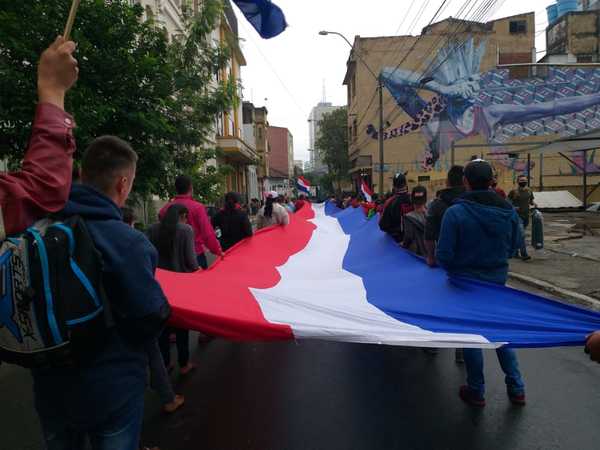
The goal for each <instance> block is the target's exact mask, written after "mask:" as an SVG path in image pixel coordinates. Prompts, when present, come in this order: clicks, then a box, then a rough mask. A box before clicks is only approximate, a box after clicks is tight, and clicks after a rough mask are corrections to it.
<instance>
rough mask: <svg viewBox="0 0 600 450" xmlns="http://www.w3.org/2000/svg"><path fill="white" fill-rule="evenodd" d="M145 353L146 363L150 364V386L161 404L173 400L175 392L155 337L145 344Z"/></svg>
mask: <svg viewBox="0 0 600 450" xmlns="http://www.w3.org/2000/svg"><path fill="white" fill-rule="evenodd" d="M146 353H148V364H149V365H150V386H151V387H152V389H154V390H155V391H156V392H157V393H158V396H159V397H160V401H161V402H162V404H163V405H166V404H167V403H171V402H172V401H174V400H175V392H174V391H173V386H172V385H171V379H170V378H169V373H168V372H167V369H166V367H165V362H164V359H163V356H162V354H161V351H160V348H159V346H158V340H157V339H154V340H153V341H152V342H150V343H149V344H148V345H147V346H146Z"/></svg>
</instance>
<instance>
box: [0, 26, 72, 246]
mask: <svg viewBox="0 0 600 450" xmlns="http://www.w3.org/2000/svg"><path fill="white" fill-rule="evenodd" d="M74 51H75V43H74V42H72V41H65V40H64V39H63V38H62V37H60V36H59V37H57V38H56V40H55V41H54V42H53V43H52V44H51V45H50V47H48V48H47V49H46V50H45V51H44V52H43V53H42V56H41V57H40V61H39V64H38V70H37V91H38V105H37V108H36V112H35V117H34V119H33V126H32V129H31V137H30V139H29V144H28V147H27V151H26V152H25V156H24V158H23V163H22V165H21V170H20V171H17V172H8V173H1V174H0V240H2V239H4V237H6V236H10V235H12V234H16V233H20V232H22V231H25V229H26V228H27V227H29V226H31V225H33V223H34V222H35V221H36V220H39V219H41V218H42V217H44V216H45V215H46V214H48V213H55V212H57V211H60V210H61V209H62V208H63V207H64V206H65V203H66V202H67V199H68V197H69V189H70V187H71V174H72V168H73V153H74V152H75V138H74V137H73V128H74V127H75V122H74V121H73V117H71V116H70V115H69V114H67V113H66V112H65V96H66V94H67V92H68V91H69V89H71V87H72V86H73V84H75V81H77V77H78V74H79V69H78V68H77V60H75V58H73V53H74Z"/></svg>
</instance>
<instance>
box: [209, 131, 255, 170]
mask: <svg viewBox="0 0 600 450" xmlns="http://www.w3.org/2000/svg"><path fill="white" fill-rule="evenodd" d="M217 147H219V148H220V149H221V150H223V153H224V156H225V157H226V158H228V159H230V160H231V161H233V162H237V163H242V164H256V163H258V161H259V160H260V157H259V156H258V153H257V152H256V150H255V149H253V148H252V147H250V146H249V145H248V144H246V143H245V142H244V141H243V140H241V139H240V138H237V137H234V136H217Z"/></svg>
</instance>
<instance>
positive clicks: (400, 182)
mask: <svg viewBox="0 0 600 450" xmlns="http://www.w3.org/2000/svg"><path fill="white" fill-rule="evenodd" d="M404 186H406V176H405V175H404V174H403V173H400V172H398V173H397V174H396V175H394V187H395V188H402V187H404Z"/></svg>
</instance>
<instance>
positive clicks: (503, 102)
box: [367, 38, 600, 172]
mask: <svg viewBox="0 0 600 450" xmlns="http://www.w3.org/2000/svg"><path fill="white" fill-rule="evenodd" d="M486 44H487V42H486V41H485V40H482V41H480V42H479V43H476V42H475V40H474V39H472V38H471V39H469V40H467V41H466V42H463V43H460V44H454V45H450V46H448V47H446V48H443V49H442V50H441V51H440V52H438V53H437V55H436V57H435V59H434V60H433V61H431V62H430V63H429V64H428V69H429V71H428V72H425V73H419V72H414V71H409V70H404V69H401V68H398V69H395V68H384V69H383V71H382V78H383V81H384V84H385V87H386V88H387V89H388V91H389V92H390V94H391V95H392V96H393V98H394V99H395V101H396V103H397V104H398V106H399V107H400V108H401V109H402V110H403V111H404V112H406V114H407V115H408V116H409V117H410V119H409V120H408V121H407V122H406V123H403V124H401V125H400V126H398V127H396V128H393V129H389V128H388V129H387V130H386V133H385V135H384V138H385V139H394V138H397V137H399V136H403V135H406V134H408V133H412V132H417V131H418V132H421V133H422V135H423V136H424V138H425V141H426V143H427V144H426V148H425V149H424V152H423V154H422V155H421V161H420V163H421V166H422V169H425V170H431V169H433V168H434V167H438V168H439V162H440V158H441V157H442V156H444V155H445V154H446V153H447V152H448V151H449V150H450V148H451V144H452V142H453V141H454V142H458V141H460V140H462V139H465V138H468V137H471V136H476V135H480V136H483V137H485V139H486V140H487V142H488V143H490V144H492V149H491V152H495V153H504V152H505V148H500V147H496V148H494V147H493V144H494V143H505V142H509V141H510V140H511V139H512V138H514V137H527V136H540V135H550V134H555V133H557V134H559V135H560V136H574V135H576V134H580V133H584V132H587V131H590V130H593V129H597V128H600V69H581V68H564V67H555V68H548V72H547V76H545V77H543V78H542V77H534V78H527V79H511V78H510V76H509V71H508V70H506V69H500V70H498V69H494V70H489V71H487V72H483V73H481V71H480V65H481V60H482V58H483V55H484V54H485V49H486ZM423 91H429V92H430V93H431V94H430V95H427V96H426V98H423V97H422V96H421V95H420V94H421V93H422V92H423ZM367 133H369V134H371V136H372V137H374V138H377V132H376V130H374V128H373V127H372V126H370V127H369V128H368V129H367ZM574 159H576V160H580V161H581V164H584V163H585V164H587V166H588V167H587V169H588V171H589V172H600V167H598V166H597V165H595V164H594V163H593V159H592V160H588V161H585V162H584V158H583V156H582V155H575V157H574ZM495 160H497V161H498V162H500V163H501V164H503V165H505V166H507V167H510V168H512V169H514V170H523V169H524V168H523V167H517V166H515V164H518V162H516V161H515V160H512V159H509V158H508V156H504V155H500V154H499V155H498V156H497V157H496V158H495ZM521 164H522V163H521Z"/></svg>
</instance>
